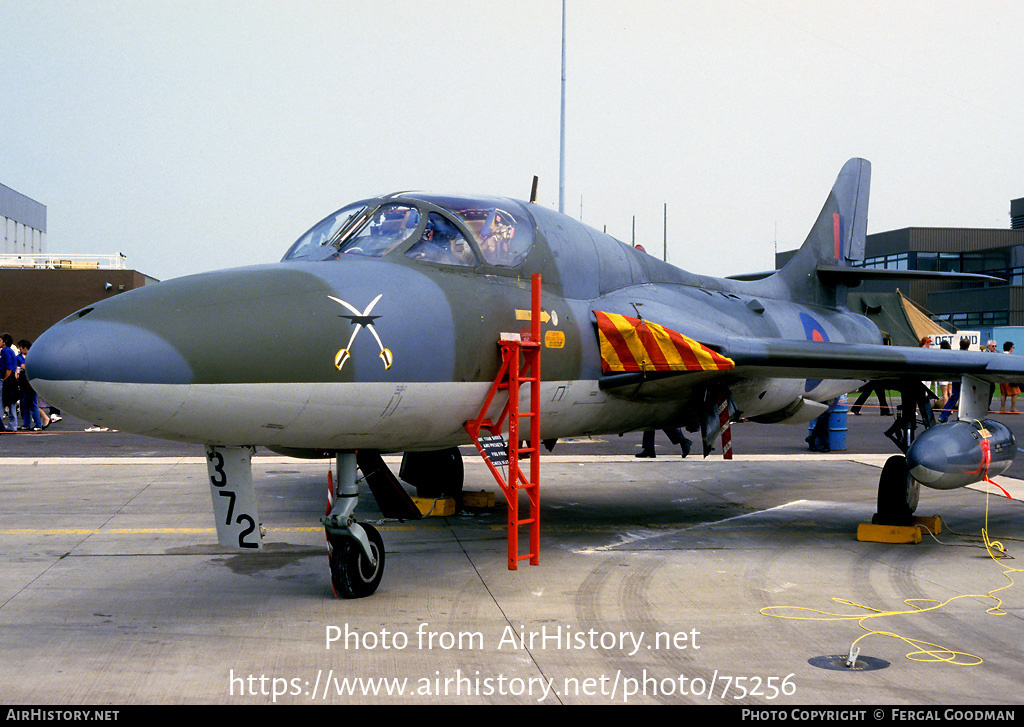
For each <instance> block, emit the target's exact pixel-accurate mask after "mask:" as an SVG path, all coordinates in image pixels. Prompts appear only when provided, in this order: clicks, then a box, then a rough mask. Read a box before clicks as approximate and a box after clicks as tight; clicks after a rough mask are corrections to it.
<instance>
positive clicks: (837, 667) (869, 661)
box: [807, 654, 889, 671]
mask: <svg viewBox="0 0 1024 727" xmlns="http://www.w3.org/2000/svg"><path fill="white" fill-rule="evenodd" d="M849 658H850V655H849V654H836V655H834V656H816V657H814V658H813V659H808V660H807V663H808V664H810V665H811V666H816V667H818V668H819V669H831V670H832V671H875V670H876V669H884V668H885V667H887V666H889V662H887V661H886V660H885V659H877V658H875V657H873V656H859V655H858V656H857V661H855V662H854V663H853V666H847V665H846V660H847V659H849Z"/></svg>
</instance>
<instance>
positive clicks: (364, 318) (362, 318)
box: [327, 293, 394, 371]
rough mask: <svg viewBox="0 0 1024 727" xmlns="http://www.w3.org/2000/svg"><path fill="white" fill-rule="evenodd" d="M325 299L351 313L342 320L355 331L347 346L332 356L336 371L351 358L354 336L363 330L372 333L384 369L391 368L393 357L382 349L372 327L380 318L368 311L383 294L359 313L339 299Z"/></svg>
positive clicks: (331, 297)
mask: <svg viewBox="0 0 1024 727" xmlns="http://www.w3.org/2000/svg"><path fill="white" fill-rule="evenodd" d="M327 297H328V298H330V299H331V300H333V301H334V302H335V303H339V304H341V305H343V306H344V307H345V308H347V309H348V310H349V311H351V312H352V315H350V316H346V315H343V316H342V318H348V319H349V320H350V321H352V323H353V324H355V330H353V331H352V335H351V336H350V337H349V339H348V344H347V345H346V346H345V348H343V349H341V350H340V351H338V353H337V354H335V356H334V365H335V366H336V367H337V369H338V371H341V367H342V366H344V365H345V362H346V361H348V360H349V359H350V358H352V353H351V349H352V343H353V342H354V341H355V340H356V334H357V333H359V331H360V330H361V329H363V328H365V329H366V330H368V331H369V332H370V333H372V334H373V337H374V338H375V339H376V340H377V345H378V346H380V354H379V355H380V357H381V360H382V361H384V369H385V370H387V369H389V368H391V364H392V363H393V362H394V357H393V356H392V355H391V351H390V350H389V349H387V348H385V347H384V344H383V343H382V342H381V340H380V336H378V335H377V330H376V329H375V328H374V327H373V322H374V321H375V320H377V319H378V318H380V316H371V315H370V311H372V310H373V306H375V305H377V301H378V300H380V299H381V298H382V297H384V294H383V293H381V294H380V295H378V296H377V297H376V298H374V299H373V300H371V301H370V304H369V305H368V306H366V310H364V311H363V312H361V313H360V312H359V310H358V309H357V308H356V307H355V306H353V305H351V304H349V303H346V302H345V301H343V300H342V299H341V298H335V297H334V296H333V295H329V296H327Z"/></svg>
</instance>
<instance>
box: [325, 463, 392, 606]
mask: <svg viewBox="0 0 1024 727" xmlns="http://www.w3.org/2000/svg"><path fill="white" fill-rule="evenodd" d="M337 470H338V484H337V488H335V487H334V485H333V483H332V481H331V477H330V474H328V476H327V513H326V514H325V515H324V516H323V517H322V518H320V522H322V523H323V526H324V530H325V531H326V535H327V560H328V563H329V565H330V569H331V585H332V586H333V587H334V595H335V596H340V597H342V598H365V597H366V596H370V595H373V593H374V592H375V591H376V590H377V586H379V585H380V580H381V577H382V576H383V575H384V541H383V539H381V537H380V533H378V532H377V529H376V528H375V527H373V526H372V525H369V524H367V523H358V522H356V520H355V517H354V516H353V512H354V511H355V509H356V504H357V503H358V501H359V486H358V485H357V484H356V455H355V453H354V452H343V453H341V454H339V455H338V464H337Z"/></svg>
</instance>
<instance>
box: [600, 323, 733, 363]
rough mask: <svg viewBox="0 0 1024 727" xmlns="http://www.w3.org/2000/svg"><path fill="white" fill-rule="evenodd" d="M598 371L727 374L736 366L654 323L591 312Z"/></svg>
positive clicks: (688, 339) (690, 340)
mask: <svg viewBox="0 0 1024 727" xmlns="http://www.w3.org/2000/svg"><path fill="white" fill-rule="evenodd" d="M594 314H595V315H596V316H597V336H598V339H599V342H600V344H601V369H602V370H603V371H604V372H605V373H609V372H622V371H727V370H728V369H731V368H734V367H735V366H736V364H735V363H734V362H733V360H732V359H730V358H726V357H725V356H722V355H720V354H717V353H715V352H714V351H712V350H711V349H710V348H707V347H706V346H702V345H701V344H699V343H697V342H696V341H694V340H693V339H692V338H687V337H686V336H684V335H682V334H681V333H676V332H675V331H672V330H669V329H668V328H665V327H664V326H659V325H658V324H657V323H651V322H650V321H644V320H640V319H639V318H630V317H629V316H621V315H618V314H617V313H605V312H603V311H594Z"/></svg>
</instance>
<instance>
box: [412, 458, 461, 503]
mask: <svg viewBox="0 0 1024 727" xmlns="http://www.w3.org/2000/svg"><path fill="white" fill-rule="evenodd" d="M398 476H399V477H400V478H402V479H403V480H405V481H406V482H408V483H409V484H410V485H412V486H413V487H415V488H416V495H417V496H419V497H427V498H434V497H451V498H453V499H454V500H455V504H456V506H458V507H461V505H462V487H463V481H464V479H465V472H464V469H463V464H462V453H461V452H460V451H459V448H458V447H450V448H448V449H441V450H437V451H435V452H406V453H405V455H404V456H403V457H402V468H401V470H400V471H399V473H398Z"/></svg>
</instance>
